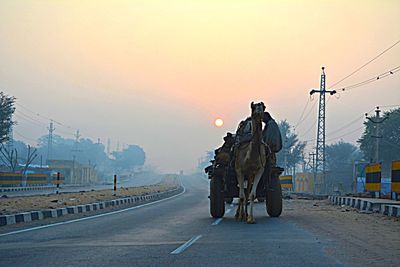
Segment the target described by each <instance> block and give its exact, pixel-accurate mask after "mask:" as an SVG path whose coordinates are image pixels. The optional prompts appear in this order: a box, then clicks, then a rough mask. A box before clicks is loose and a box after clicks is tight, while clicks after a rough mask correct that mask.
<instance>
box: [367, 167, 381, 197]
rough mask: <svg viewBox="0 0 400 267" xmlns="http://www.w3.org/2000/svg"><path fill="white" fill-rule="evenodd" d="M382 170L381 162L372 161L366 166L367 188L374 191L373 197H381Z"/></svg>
mask: <svg viewBox="0 0 400 267" xmlns="http://www.w3.org/2000/svg"><path fill="white" fill-rule="evenodd" d="M381 171H382V166H381V164H380V163H371V164H368V165H367V166H366V167H365V176H366V178H365V190H366V191H367V192H371V193H372V197H374V198H376V197H378V198H379V197H380V192H381V176H382V174H381Z"/></svg>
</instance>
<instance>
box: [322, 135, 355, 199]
mask: <svg viewBox="0 0 400 267" xmlns="http://www.w3.org/2000/svg"><path fill="white" fill-rule="evenodd" d="M325 152H326V167H327V171H328V177H327V182H328V184H329V185H330V186H329V187H330V188H332V187H338V189H339V190H340V191H345V192H351V191H352V189H353V187H352V186H353V179H352V178H353V164H354V161H355V160H357V159H361V156H362V155H361V152H360V150H359V149H358V148H357V147H356V146H355V145H353V144H350V143H346V142H343V141H342V140H341V141H339V142H337V143H335V144H331V145H327V146H326V148H325Z"/></svg>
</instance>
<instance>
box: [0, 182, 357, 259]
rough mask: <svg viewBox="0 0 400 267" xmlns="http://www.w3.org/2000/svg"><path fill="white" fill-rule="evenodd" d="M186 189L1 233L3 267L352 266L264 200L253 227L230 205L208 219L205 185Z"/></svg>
mask: <svg viewBox="0 0 400 267" xmlns="http://www.w3.org/2000/svg"><path fill="white" fill-rule="evenodd" d="M183 184H184V186H185V189H186V190H185V192H184V193H183V194H181V195H179V196H176V197H174V198H171V199H167V200H165V201H161V202H158V203H154V204H152V205H147V206H143V207H137V208H131V209H128V210H126V211H123V212H118V213H113V214H108V215H105V216H104V213H103V216H98V215H97V217H85V218H84V219H83V220H79V219H78V220H76V219H75V221H65V219H64V221H60V222H59V223H58V224H56V225H54V224H53V225H49V224H46V222H41V224H43V226H41V227H39V228H38V227H37V224H36V225H35V224H25V225H19V226H14V227H10V228H3V229H0V230H1V232H0V255H1V257H0V266H351V264H349V263H346V262H341V261H339V260H338V259H336V258H334V256H332V255H331V254H329V253H327V251H329V250H331V249H340V247H338V246H337V243H336V241H335V240H327V239H324V238H323V237H322V236H318V235H316V234H315V233H312V232H310V231H307V230H305V229H304V228H302V227H301V226H299V225H297V224H296V221H295V220H293V218H287V217H285V214H284V213H283V215H282V216H281V217H280V218H270V217H268V216H266V211H265V206H264V204H263V203H258V204H256V209H255V215H256V220H257V223H256V224H254V225H248V224H246V223H243V222H237V221H235V219H234V211H235V208H236V206H231V205H227V207H226V210H227V211H226V215H225V217H224V218H223V219H222V220H216V219H213V218H211V217H210V215H209V201H208V198H207V196H208V182H207V181H206V180H205V179H203V178H199V177H185V178H184V180H183ZM95 216H96V215H95ZM52 223H54V222H52ZM32 227H36V228H32Z"/></svg>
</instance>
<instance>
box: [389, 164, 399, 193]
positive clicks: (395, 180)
mask: <svg viewBox="0 0 400 267" xmlns="http://www.w3.org/2000/svg"><path fill="white" fill-rule="evenodd" d="M391 182H392V184H391V190H390V191H391V192H392V193H391V198H392V199H393V200H397V199H398V197H399V193H400V160H395V161H392V181H391Z"/></svg>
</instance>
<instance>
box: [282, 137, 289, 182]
mask: <svg viewBox="0 0 400 267" xmlns="http://www.w3.org/2000/svg"><path fill="white" fill-rule="evenodd" d="M287 144H288V139H287V137H286V136H285V141H284V144H283V155H284V166H285V170H284V173H285V174H286V175H287V174H288V163H287V154H288V145H287Z"/></svg>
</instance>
